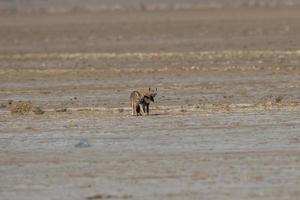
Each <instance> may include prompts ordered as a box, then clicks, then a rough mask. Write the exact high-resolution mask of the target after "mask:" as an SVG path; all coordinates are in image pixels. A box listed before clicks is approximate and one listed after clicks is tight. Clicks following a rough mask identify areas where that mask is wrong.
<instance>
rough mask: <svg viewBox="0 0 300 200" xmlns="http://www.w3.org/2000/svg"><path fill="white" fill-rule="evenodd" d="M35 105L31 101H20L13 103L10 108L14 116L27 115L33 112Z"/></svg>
mask: <svg viewBox="0 0 300 200" xmlns="http://www.w3.org/2000/svg"><path fill="white" fill-rule="evenodd" d="M32 108H33V105H32V103H31V101H18V102H16V103H12V106H11V108H10V112H11V113H12V114H21V115H23V114H26V113H29V112H31V111H32Z"/></svg>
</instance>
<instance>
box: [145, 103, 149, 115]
mask: <svg viewBox="0 0 300 200" xmlns="http://www.w3.org/2000/svg"><path fill="white" fill-rule="evenodd" d="M146 108H147V115H149V104H147V105H146Z"/></svg>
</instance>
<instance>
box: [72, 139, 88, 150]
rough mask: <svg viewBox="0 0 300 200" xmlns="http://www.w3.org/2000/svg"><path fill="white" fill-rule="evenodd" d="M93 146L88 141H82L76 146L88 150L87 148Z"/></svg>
mask: <svg viewBox="0 0 300 200" xmlns="http://www.w3.org/2000/svg"><path fill="white" fill-rule="evenodd" d="M90 146H91V144H90V143H89V141H88V140H87V139H81V140H80V141H79V143H77V144H75V147H76V148H86V147H90Z"/></svg>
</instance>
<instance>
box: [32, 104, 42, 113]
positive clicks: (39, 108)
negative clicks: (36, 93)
mask: <svg viewBox="0 0 300 200" xmlns="http://www.w3.org/2000/svg"><path fill="white" fill-rule="evenodd" d="M32 111H33V113H34V114H36V115H42V114H44V113H45V111H44V110H42V108H41V107H39V106H37V107H34V109H33V110H32Z"/></svg>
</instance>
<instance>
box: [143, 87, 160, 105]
mask: <svg viewBox="0 0 300 200" xmlns="http://www.w3.org/2000/svg"><path fill="white" fill-rule="evenodd" d="M156 95H157V88H155V90H154V89H151V88H149V91H148V92H147V93H146V94H144V98H145V100H146V102H147V103H150V101H152V102H154V97H155V96H156Z"/></svg>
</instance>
